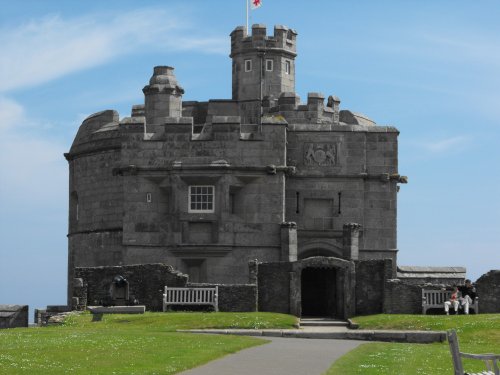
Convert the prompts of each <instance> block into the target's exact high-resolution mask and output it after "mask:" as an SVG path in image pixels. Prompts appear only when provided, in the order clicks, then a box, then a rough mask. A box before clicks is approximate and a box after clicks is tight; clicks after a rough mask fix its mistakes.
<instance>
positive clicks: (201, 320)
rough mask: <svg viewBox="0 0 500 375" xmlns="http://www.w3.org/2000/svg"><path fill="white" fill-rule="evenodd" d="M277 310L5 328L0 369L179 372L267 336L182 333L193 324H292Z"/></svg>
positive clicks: (81, 318) (83, 319)
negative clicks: (257, 337)
mask: <svg viewBox="0 0 500 375" xmlns="http://www.w3.org/2000/svg"><path fill="white" fill-rule="evenodd" d="M295 322H296V319H295V318H294V317H292V316H289V315H282V314H271V313H146V314H144V315H121V314H116V315H104V316H103V319H102V321H99V322H93V321H92V316H91V315H90V314H82V315H78V316H73V317H71V318H69V319H68V320H67V322H66V323H65V324H64V325H63V326H59V327H43V328H15V329H7V330H1V331H0V374H9V375H10V374H68V373H71V374H89V373H92V374H174V373H177V372H180V371H183V370H186V369H189V368H192V367H196V366H199V365H200V364H203V363H206V362H208V361H211V360H213V359H215V358H218V357H221V356H224V355H226V354H229V353H234V352H237V351H239V350H241V349H244V348H248V347H251V346H254V345H260V344H263V343H266V341H265V340H261V339H256V338H252V337H243V336H221V335H194V334H189V333H176V332H175V330H176V329H190V328H291V327H293V325H294V324H295Z"/></svg>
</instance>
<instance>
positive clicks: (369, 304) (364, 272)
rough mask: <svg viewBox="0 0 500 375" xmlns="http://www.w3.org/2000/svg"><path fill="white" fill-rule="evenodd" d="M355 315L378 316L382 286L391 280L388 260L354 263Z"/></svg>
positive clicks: (380, 310) (390, 267) (390, 263)
mask: <svg viewBox="0 0 500 375" xmlns="http://www.w3.org/2000/svg"><path fill="white" fill-rule="evenodd" d="M355 263H356V315H369V314H380V313H382V312H383V309H384V285H385V281H386V280H388V279H390V278H391V273H392V261H391V260H390V259H381V260H362V261H356V262H355Z"/></svg>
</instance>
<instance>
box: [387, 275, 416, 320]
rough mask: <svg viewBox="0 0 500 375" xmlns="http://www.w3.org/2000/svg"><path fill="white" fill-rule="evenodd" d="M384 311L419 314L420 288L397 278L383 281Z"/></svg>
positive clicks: (388, 312)
mask: <svg viewBox="0 0 500 375" xmlns="http://www.w3.org/2000/svg"><path fill="white" fill-rule="evenodd" d="M384 313H386V314H421V313H422V288H421V287H420V286H418V285H413V284H408V283H405V282H403V281H402V280H399V279H393V280H387V282H386V283H385V295H384Z"/></svg>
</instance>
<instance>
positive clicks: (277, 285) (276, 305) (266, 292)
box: [257, 262, 292, 314]
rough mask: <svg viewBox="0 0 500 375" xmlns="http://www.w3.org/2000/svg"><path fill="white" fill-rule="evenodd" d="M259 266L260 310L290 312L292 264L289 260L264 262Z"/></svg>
mask: <svg viewBox="0 0 500 375" xmlns="http://www.w3.org/2000/svg"><path fill="white" fill-rule="evenodd" d="M257 267H258V275H257V285H258V290H259V293H258V306H259V311H268V312H276V313H283V314H288V313H290V272H291V271H292V264H291V263H289V262H279V263H263V264H259V265H258V266H257Z"/></svg>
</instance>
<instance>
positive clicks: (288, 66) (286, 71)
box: [285, 60, 291, 74]
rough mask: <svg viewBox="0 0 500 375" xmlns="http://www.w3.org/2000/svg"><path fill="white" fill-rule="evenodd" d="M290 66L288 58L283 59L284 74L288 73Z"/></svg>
mask: <svg viewBox="0 0 500 375" xmlns="http://www.w3.org/2000/svg"><path fill="white" fill-rule="evenodd" d="M290 67H291V64H290V60H286V61H285V73H286V74H290Z"/></svg>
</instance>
